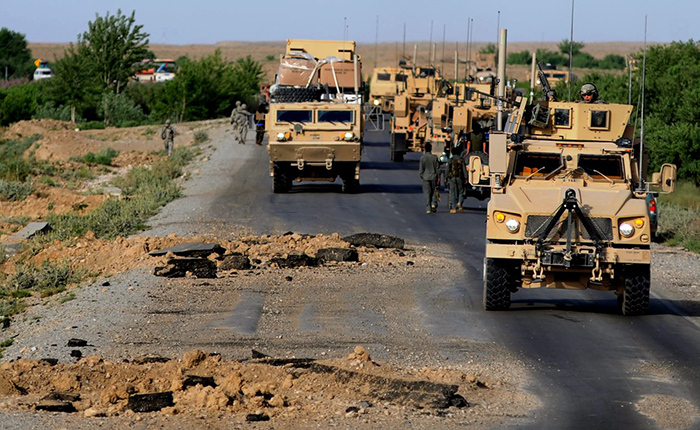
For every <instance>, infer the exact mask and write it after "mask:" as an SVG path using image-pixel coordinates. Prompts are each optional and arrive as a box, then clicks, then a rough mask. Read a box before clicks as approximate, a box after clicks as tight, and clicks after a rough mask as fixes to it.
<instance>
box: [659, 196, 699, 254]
mask: <svg viewBox="0 0 700 430" xmlns="http://www.w3.org/2000/svg"><path fill="white" fill-rule="evenodd" d="M656 236H657V237H658V238H659V239H660V240H662V241H665V242H666V244H668V245H679V246H683V247H685V248H687V249H689V250H691V251H693V252H700V208H697V209H694V208H689V207H683V206H679V205H677V204H675V203H667V202H660V203H659V228H658V231H657V233H656Z"/></svg>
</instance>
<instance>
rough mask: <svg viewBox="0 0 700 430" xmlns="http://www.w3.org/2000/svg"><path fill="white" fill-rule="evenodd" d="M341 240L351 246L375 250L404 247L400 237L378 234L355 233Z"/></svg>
mask: <svg viewBox="0 0 700 430" xmlns="http://www.w3.org/2000/svg"><path fill="white" fill-rule="evenodd" d="M343 240H344V241H345V242H347V243H349V244H350V245H352V246H373V247H375V248H396V249H403V248H404V246H405V245H406V243H405V241H404V240H403V239H401V238H400V237H396V236H389V235H386V234H378V233H357V234H353V235H350V236H346V237H344V238H343Z"/></svg>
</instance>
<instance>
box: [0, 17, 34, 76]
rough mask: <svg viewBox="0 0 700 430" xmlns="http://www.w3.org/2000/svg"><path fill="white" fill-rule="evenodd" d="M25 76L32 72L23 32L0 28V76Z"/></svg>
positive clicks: (30, 57)
mask: <svg viewBox="0 0 700 430" xmlns="http://www.w3.org/2000/svg"><path fill="white" fill-rule="evenodd" d="M6 68H7V77H8V79H11V78H19V77H27V76H29V75H31V72H32V53H31V51H30V50H29V48H27V40H26V39H25V38H24V34H22V33H17V32H16V31H12V30H9V29H7V28H5V27H3V28H2V29H0V78H3V79H4V78H5V69H6Z"/></svg>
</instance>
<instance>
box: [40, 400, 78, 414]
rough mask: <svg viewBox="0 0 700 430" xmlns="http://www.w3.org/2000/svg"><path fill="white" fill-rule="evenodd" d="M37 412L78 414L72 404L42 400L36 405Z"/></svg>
mask: <svg viewBox="0 0 700 430" xmlns="http://www.w3.org/2000/svg"><path fill="white" fill-rule="evenodd" d="M34 407H35V408H36V410H37V411H48V412H66V413H73V412H76V409H75V406H73V403H71V402H64V401H61V400H41V401H39V402H38V403H37V404H36V405H34Z"/></svg>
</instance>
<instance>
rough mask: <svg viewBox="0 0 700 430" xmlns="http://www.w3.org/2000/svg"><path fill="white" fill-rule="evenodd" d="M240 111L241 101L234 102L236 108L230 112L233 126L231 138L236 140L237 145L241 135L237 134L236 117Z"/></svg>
mask: <svg viewBox="0 0 700 430" xmlns="http://www.w3.org/2000/svg"><path fill="white" fill-rule="evenodd" d="M240 111H241V101H240V100H236V107H234V108H233V110H232V111H231V124H232V125H233V138H234V139H236V140H237V141H238V143H241V135H240V134H239V128H238V117H239V116H240Z"/></svg>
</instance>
